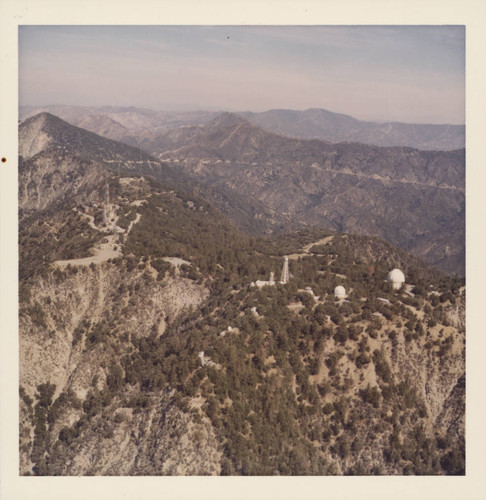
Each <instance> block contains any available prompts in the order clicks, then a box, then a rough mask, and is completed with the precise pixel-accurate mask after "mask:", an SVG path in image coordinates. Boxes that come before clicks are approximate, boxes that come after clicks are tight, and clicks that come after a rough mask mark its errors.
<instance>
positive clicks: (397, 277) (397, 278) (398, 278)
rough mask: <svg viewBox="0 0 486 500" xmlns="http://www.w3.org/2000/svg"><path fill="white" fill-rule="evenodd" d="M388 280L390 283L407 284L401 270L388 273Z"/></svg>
mask: <svg viewBox="0 0 486 500" xmlns="http://www.w3.org/2000/svg"><path fill="white" fill-rule="evenodd" d="M386 280H387V281H388V283H405V275H404V274H403V273H402V271H400V269H393V271H390V272H389V273H388V278H387V279H386Z"/></svg>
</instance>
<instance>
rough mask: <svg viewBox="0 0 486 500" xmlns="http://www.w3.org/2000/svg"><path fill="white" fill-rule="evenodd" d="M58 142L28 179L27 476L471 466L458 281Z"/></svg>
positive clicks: (371, 245) (395, 252) (24, 319)
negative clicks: (252, 225)
mask: <svg viewBox="0 0 486 500" xmlns="http://www.w3.org/2000/svg"><path fill="white" fill-rule="evenodd" d="M70 133H71V132H70ZM79 137H81V136H79ZM21 138H22V136H21ZM96 140H98V139H96ZM93 141H94V139H93ZM93 144H95V142H93ZM59 146H61V148H62V143H59ZM21 147H22V146H21ZM65 147H66V150H65V151H64V152H63V153H62V154H61V153H60V159H59V161H56V159H55V157H54V156H52V155H53V154H54V153H53V151H55V149H53V148H52V147H48V148H47V149H43V150H39V151H38V152H37V153H36V154H35V155H34V156H33V157H31V158H29V159H26V160H24V163H23V166H22V170H21V175H20V176H19V181H20V185H19V193H20V200H21V208H22V210H24V212H23V213H22V214H21V227H20V242H19V254H20V270H21V275H20V284H19V285H20V299H19V300H20V303H19V311H20V317H19V326H20V331H19V334H20V338H19V345H20V353H19V355H20V467H19V470H20V474H22V475H27V474H35V475H171V474H172V475H184V474H186V475H205V474H215V475H216V474H234V475H248V474H251V475H301V474H306V475H312V474H464V470H465V469H464V467H465V463H464V461H465V455H464V446H465V443H464V435H465V429H464V398H465V389H464V386H465V382H464V380H465V360H464V355H465V349H464V347H465V330H464V304H465V290H464V283H463V281H462V280H459V279H453V278H450V277H448V276H446V275H444V274H443V273H441V272H440V271H437V270H435V269H433V268H430V267H429V266H428V265H426V264H424V263H422V262H421V261H420V260H418V259H417V258H415V257H412V256H410V255H408V254H406V253H405V252H404V251H403V250H399V249H397V248H394V247H392V246H391V245H389V244H388V243H386V242H384V241H382V240H379V239H377V238H369V237H364V236H353V235H342V234H338V233H334V232H331V231H325V230H323V229H318V228H305V229H304V230H302V231H300V232H294V233H292V234H287V235H284V234H282V235H280V236H250V235H248V234H246V233H244V232H242V231H241V230H240V229H238V227H237V226H236V225H235V224H234V223H233V222H232V221H231V220H229V219H228V218H226V216H224V215H223V214H222V213H221V212H220V211H218V210H217V209H216V208H215V207H214V206H213V205H212V204H211V203H209V202H208V201H207V200H205V199H203V198H202V197H200V196H195V195H194V194H193V193H187V192H184V191H182V190H180V189H178V188H177V187H174V186H172V185H170V183H169V184H166V183H164V182H163V180H161V179H163V178H162V177H161V176H158V175H157V168H158V167H157V166H156V165H155V164H154V165H149V166H150V168H151V170H146V171H144V172H140V171H138V170H136V169H135V168H133V169H130V168H128V166H124V165H125V161H127V162H129V161H132V160H130V159H127V160H125V158H124V157H123V155H121V156H120V158H118V159H117V162H118V163H117V164H116V165H115V168H113V166H110V163H109V162H106V161H103V158H100V157H99V156H96V155H95V153H94V152H92V151H91V152H90V153H89V154H88V155H87V156H85V153H84V151H85V150H86V145H85V144H81V143H80V144H79V147H77V150H76V151H74V150H70V149H69V144H66V145H65ZM39 149H40V148H39ZM115 153H116V154H118V153H117V152H115V151H113V154H115ZM42 155H45V156H46V157H48V161H43V156H42ZM108 159H109V158H108ZM147 161H152V160H151V159H150V158H148V159H147ZM118 165H119V166H120V170H118ZM152 167H153V168H152ZM147 168H148V167H147ZM167 169H168V170H167V171H168V172H170V173H171V175H172V173H173V172H174V171H173V170H171V169H170V167H167ZM150 172H153V173H152V174H150ZM141 173H143V175H141ZM174 175H175V174H174ZM70 184H73V185H75V186H76V189H73V187H72V186H70ZM106 184H108V186H109V193H110V199H109V200H106V198H104V193H105V191H106ZM39 186H42V189H39ZM35 192H39V193H41V197H40V200H41V201H40V202H33V201H32V196H33V193H35ZM23 193H24V194H23ZM25 193H29V196H24V195H25ZM23 196H24V197H23ZM42 200H47V201H46V202H43V201H42ZM285 255H287V256H288V257H289V268H290V275H291V278H290V281H289V282H288V283H287V284H279V283H277V284H276V285H275V286H263V287H261V288H259V287H258V286H252V282H255V281H256V280H267V279H268V276H269V274H270V272H274V273H275V275H276V277H277V281H278V278H279V276H280V270H281V269H282V265H283V263H284V256H285ZM395 267H399V268H401V269H402V270H403V272H404V273H405V276H406V283H405V285H404V287H402V288H401V289H400V290H398V291H394V290H392V288H391V287H390V285H389V284H388V283H387V282H386V276H387V274H388V272H389V271H390V270H391V269H393V268H395ZM336 285H343V286H344V287H345V289H346V292H347V297H346V298H344V299H341V300H338V299H336V298H335V297H334V288H335V286H336Z"/></svg>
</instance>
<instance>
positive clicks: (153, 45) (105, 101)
mask: <svg viewBox="0 0 486 500" xmlns="http://www.w3.org/2000/svg"><path fill="white" fill-rule="evenodd" d="M19 104H20V105H48V104H67V105H81V106H102V105H111V106H139V107H146V108H152V109H160V110H182V111H184V110H196V109H197V110H202V109H205V110H226V111H255V112H258V111H265V110H269V109H276V108H280V109H301V110H304V109H308V108H323V109H327V110H330V111H334V112H337V113H344V114H348V115H351V116H354V117H355V118H358V119H362V120H377V121H402V122H409V123H450V124H463V123H464V122H465V28H464V27H463V26H19Z"/></svg>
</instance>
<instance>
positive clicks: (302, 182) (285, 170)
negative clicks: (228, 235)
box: [20, 113, 465, 274]
mask: <svg viewBox="0 0 486 500" xmlns="http://www.w3.org/2000/svg"><path fill="white" fill-rule="evenodd" d="M46 116H50V118H49V121H50V123H51V122H52V124H53V125H52V130H51V129H50V128H49V126H47V125H46V126H45V127H44V128H43V125H42V123H43V122H42V120H45V117H46ZM39 117H43V118H39ZM41 122H42V123H41ZM34 124H35V125H34ZM35 127H40V128H39V130H40V131H41V133H37V132H36V131H37V129H36V128H35ZM31 129H32V130H31ZM34 129H35V130H34ZM34 132H36V133H35V134H34ZM20 135H21V138H22V141H21V142H22V144H23V145H22V146H21V149H20V153H21V155H23V156H26V155H27V156H28V155H29V154H32V153H34V152H36V151H37V150H38V149H39V147H40V146H39V144H40V145H41V146H42V145H47V143H49V144H50V143H52V144H54V143H55V144H57V143H59V142H60V143H62V141H67V142H69V143H70V144H71V148H73V147H75V145H76V144H78V143H80V142H83V143H84V144H88V146H87V148H88V150H89V154H85V155H84V156H83V157H85V158H97V156H96V155H99V154H101V152H102V154H103V157H104V159H105V161H109V162H111V163H112V164H113V166H116V165H118V164H119V163H117V155H118V157H119V158H121V157H123V158H124V159H125V167H126V168H132V169H133V168H134V166H138V167H139V171H140V172H142V171H143V172H145V173H148V174H150V175H155V176H156V177H158V178H163V179H164V180H165V181H166V182H168V181H170V182H172V184H173V185H175V186H178V187H179V188H182V189H190V190H192V191H193V192H200V193H201V194H202V195H203V196H205V197H206V198H208V199H211V200H212V202H213V203H215V204H216V206H218V207H219V208H220V209H222V210H223V211H225V212H226V213H228V214H231V215H232V216H233V218H234V219H235V220H237V221H238V222H239V223H240V225H242V226H243V227H245V228H246V229H248V230H250V231H265V232H269V231H276V230H281V229H283V228H287V229H288V228H291V227H295V226H296V225H302V224H304V225H317V226H320V227H325V228H328V229H332V230H336V231H339V232H351V233H360V234H369V235H376V236H380V237H382V238H385V239H386V240H388V241H390V242H391V243H393V244H395V245H398V246H400V247H402V248H404V249H405V250H407V251H409V252H412V253H414V254H415V255H417V256H420V257H421V258H424V259H426V260H427V261H428V262H430V263H432V264H434V265H436V266H439V267H440V268H442V269H444V270H445V271H447V272H457V273H459V274H464V272H465V263H464V262H465V223H464V222H465V220H464V214H465V152H464V150H456V151H420V150H415V149H411V148H404V147H394V148H380V147H376V146H369V145H363V144H358V143H338V144H332V143H328V142H325V141H321V140H316V139H314V140H305V139H295V138H288V137H284V136H281V135H278V134H273V133H270V132H267V131H265V130H263V129H262V128H260V127H259V126H257V125H255V124H253V123H251V122H249V121H247V120H246V119H244V118H242V117H241V116H239V115H236V114H232V113H222V114H220V115H218V116H217V117H215V118H213V119H212V120H210V121H209V122H208V123H206V124H204V125H192V126H189V125H185V126H183V127H179V128H176V129H173V130H171V131H169V132H166V133H164V134H159V135H157V136H156V137H155V139H154V138H152V139H146V140H144V141H143V144H142V147H138V148H133V147H132V148H130V147H129V146H128V145H124V144H122V143H119V142H113V141H108V142H106V146H101V143H100V142H99V141H103V140H102V139H101V138H100V137H99V136H97V135H95V134H92V133H91V134H90V133H88V132H86V131H83V130H82V129H81V128H77V127H72V126H70V125H69V124H68V123H66V122H63V121H62V120H60V119H59V118H55V117H54V116H52V115H49V114H45V113H43V114H41V115H38V116H37V118H36V117H34V118H30V119H28V120H26V121H25V122H23V123H22V125H21V128H20ZM24 135H26V138H25V139H24V137H23V136H24ZM84 135H86V140H85V141H81V140H80V139H79V137H82V136H84ZM58 136H59V137H58ZM28 137H33V139H28ZM56 137H58V138H56ZM46 141H47V142H46ZM56 141H57V142H56ZM44 143H46V144H44ZM103 144H105V143H103ZM115 145H116V147H115ZM59 147H61V146H59ZM80 147H81V146H80ZM113 147H115V149H116V148H119V151H118V150H117V151H118V152H117V153H116V154H115V153H110V151H111V148H113ZM142 148H143V149H142ZM144 150H145V151H147V153H144ZM155 157H157V159H156V158H155ZM127 159H128V160H129V163H127V162H126V160H127ZM130 162H131V163H130ZM203 191H204V193H203ZM279 228H280V229H279Z"/></svg>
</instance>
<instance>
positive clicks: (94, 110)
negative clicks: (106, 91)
mask: <svg viewBox="0 0 486 500" xmlns="http://www.w3.org/2000/svg"><path fill="white" fill-rule="evenodd" d="M41 112H49V113H52V114H54V115H56V116H59V117H60V118H62V119H63V120H66V121H67V122H69V123H71V124H73V125H77V126H79V127H82V128H85V129H87V130H90V131H92V132H95V133H97V134H99V135H102V136H105V137H109V138H110V139H115V140H121V141H123V142H127V143H129V144H131V145H135V146H141V145H142V144H143V141H146V140H154V139H155V138H156V137H157V136H158V135H160V134H163V133H164V132H167V131H169V130H171V129H174V128H177V127H179V126H184V125H203V124H205V123H207V122H208V121H210V120H212V119H213V118H215V117H216V116H218V114H220V112H211V111H192V112H175V111H173V112H169V111H155V110H150V109H144V108H137V107H110V106H104V107H81V106H61V105H52V106H21V107H20V110H19V116H20V119H21V120H25V119H26V118H28V117H30V116H34V115H36V114H39V113H41ZM237 114H238V115H240V116H243V117H244V118H246V119H248V120H250V121H251V122H252V123H255V124H257V125H259V126H260V127H262V128H263V129H264V130H267V131H268V132H273V133H276V134H280V135H284V136H287V137H298V138H302V139H321V140H324V141H329V142H359V143H362V144H370V145H375V146H383V147H391V146H405V147H412V148H416V149H422V150H440V151H450V150H454V149H460V148H464V146H465V126H464V125H447V124H445V125H435V124H410V123H400V122H384V123H377V122H368V121H360V120H357V119H356V118H353V117H351V116H348V115H344V114H340V113H333V112H331V111H327V110H325V109H308V110H305V111H297V110H288V109H274V110H269V111H264V112H259V113H254V112H249V111H246V112H239V113H237Z"/></svg>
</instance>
